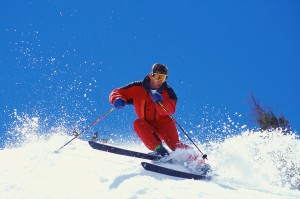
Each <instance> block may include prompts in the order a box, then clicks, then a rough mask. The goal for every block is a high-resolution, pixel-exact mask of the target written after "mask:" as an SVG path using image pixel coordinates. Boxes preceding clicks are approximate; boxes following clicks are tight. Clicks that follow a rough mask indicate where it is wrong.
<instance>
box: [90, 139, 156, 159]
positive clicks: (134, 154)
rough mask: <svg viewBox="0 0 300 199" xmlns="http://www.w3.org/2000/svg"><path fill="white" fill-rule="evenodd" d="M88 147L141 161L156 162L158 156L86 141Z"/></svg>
mask: <svg viewBox="0 0 300 199" xmlns="http://www.w3.org/2000/svg"><path fill="white" fill-rule="evenodd" d="M88 143H89V145H90V146H91V147H92V148H93V149H96V150H101V151H105V152H109V153H114V154H118V155H124V156H129V157H134V158H141V159H147V160H158V159H159V158H160V157H159V156H154V155H150V154H147V153H142V152H137V151H131V150H127V149H122V148H119V147H115V146H110V145H106V144H101V143H97V142H94V141H88Z"/></svg>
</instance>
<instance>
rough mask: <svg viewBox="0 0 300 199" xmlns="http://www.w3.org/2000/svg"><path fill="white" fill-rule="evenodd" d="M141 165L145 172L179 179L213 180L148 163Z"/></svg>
mask: <svg viewBox="0 0 300 199" xmlns="http://www.w3.org/2000/svg"><path fill="white" fill-rule="evenodd" d="M141 164H142V166H143V168H144V169H145V170H148V171H152V172H155V173H160V174H165V175H169V176H173V177H179V178H186V179H195V180H211V176H207V175H197V174H193V173H188V172H183V171H177V170H174V169H169V168H166V167H162V166H158V165H155V164H151V163H148V162H142V163H141Z"/></svg>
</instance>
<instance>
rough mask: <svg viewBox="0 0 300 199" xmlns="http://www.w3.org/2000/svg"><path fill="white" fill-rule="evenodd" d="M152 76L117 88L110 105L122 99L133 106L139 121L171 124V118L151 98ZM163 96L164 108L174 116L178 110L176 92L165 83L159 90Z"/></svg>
mask: <svg viewBox="0 0 300 199" xmlns="http://www.w3.org/2000/svg"><path fill="white" fill-rule="evenodd" d="M150 75H151V74H149V75H148V76H146V77H145V78H144V80H143V81H137V82H133V83H130V84H128V85H127V86H124V87H121V88H117V89H115V90H113V91H112V93H111V94H110V95H109V101H110V103H112V104H113V103H114V101H115V100H116V99H117V98H122V99H123V100H124V101H125V103H126V104H133V106H134V109H135V112H136V115H137V117H138V119H143V120H145V121H148V122H149V123H152V124H157V125H158V126H161V125H166V124H167V123H170V122H171V120H170V117H169V116H168V114H167V113H166V111H165V110H164V109H163V108H162V107H161V106H160V105H159V104H155V103H154V102H153V101H152V100H151V98H150V93H151V89H150V81H151V80H150ZM157 92H159V93H160V94H161V95H162V96H163V102H162V104H163V106H164V107H165V108H166V109H167V111H168V113H169V114H174V113H175V110H176V102H177V96H176V94H175V92H174V90H173V89H172V88H171V87H170V86H169V85H168V84H167V82H164V83H163V84H162V86H161V87H160V88H159V89H158V90H157Z"/></svg>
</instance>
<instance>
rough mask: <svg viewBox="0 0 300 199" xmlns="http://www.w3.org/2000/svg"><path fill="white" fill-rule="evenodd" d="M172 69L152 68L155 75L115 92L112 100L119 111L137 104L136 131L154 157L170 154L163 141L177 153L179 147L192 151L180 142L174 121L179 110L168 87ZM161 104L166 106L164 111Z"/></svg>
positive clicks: (163, 67)
mask: <svg viewBox="0 0 300 199" xmlns="http://www.w3.org/2000/svg"><path fill="white" fill-rule="evenodd" d="M167 78H168V68H167V67H166V66H165V65H163V64H159V63H155V64H154V65H153V66H152V72H151V73H150V74H148V75H147V76H146V77H145V78H144V80H143V81H137V82H133V83H130V84H128V85H127V86H124V87H121V88H116V89H114V90H113V91H112V92H111V94H110V95H109V101H110V103H111V104H113V105H114V107H115V108H116V109H120V108H123V107H124V106H125V105H127V104H133V106H134V109H135V112H136V115H137V119H136V120H135V121H134V122H133V128H134V131H135V132H136V134H137V135H138V136H139V138H140V139H141V140H142V142H143V143H144V144H145V146H146V147H147V148H148V149H149V150H151V151H153V153H151V154H154V155H160V156H165V155H168V154H169V153H168V150H167V149H166V148H165V147H164V146H163V145H162V140H163V141H164V142H165V143H166V145H167V146H168V147H169V148H170V149H171V150H172V151H174V150H175V149H177V148H182V149H186V148H190V146H188V145H186V144H184V143H182V142H181V141H180V140H179V136H178V133H177V128H176V124H175V122H174V121H172V120H170V117H169V116H168V113H169V114H174V113H175V110H176V102H177V96H176V94H175V92H174V90H173V89H172V88H171V87H170V86H169V85H168V84H167V82H166V80H167ZM159 103H162V105H163V106H164V107H165V109H166V110H167V112H168V113H167V112H166V110H164V109H163V108H162V107H161V106H160V104H159Z"/></svg>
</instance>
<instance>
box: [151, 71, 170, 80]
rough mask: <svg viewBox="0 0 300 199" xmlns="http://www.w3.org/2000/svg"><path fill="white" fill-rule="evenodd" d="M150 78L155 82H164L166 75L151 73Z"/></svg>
mask: <svg viewBox="0 0 300 199" xmlns="http://www.w3.org/2000/svg"><path fill="white" fill-rule="evenodd" d="M152 77H153V79H154V80H155V81H156V82H158V81H161V82H165V81H166V79H167V78H168V75H166V74H160V73H152Z"/></svg>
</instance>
